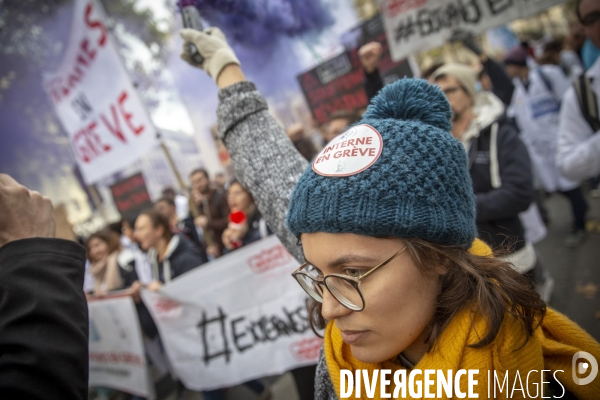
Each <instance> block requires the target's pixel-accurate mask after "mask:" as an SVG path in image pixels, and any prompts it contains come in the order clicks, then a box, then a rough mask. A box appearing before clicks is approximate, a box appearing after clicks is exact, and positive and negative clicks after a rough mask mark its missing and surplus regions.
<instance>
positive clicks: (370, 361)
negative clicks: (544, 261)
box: [181, 28, 600, 400]
mask: <svg viewBox="0 0 600 400" xmlns="http://www.w3.org/2000/svg"><path fill="white" fill-rule="evenodd" d="M181 35H182V37H183V38H184V40H185V41H186V42H188V43H192V44H194V45H195V46H196V48H197V49H198V51H199V52H200V53H201V54H202V56H203V57H204V62H203V64H202V65H201V67H202V68H203V69H204V70H205V71H206V72H207V73H208V74H209V75H210V76H211V77H212V78H213V79H215V81H216V83H217V85H218V86H219V87H220V88H221V92H220V94H219V97H220V105H219V109H218V117H219V122H218V126H219V130H220V135H221V137H222V139H223V142H224V143H225V145H226V146H227V147H228V149H229V152H230V155H231V159H232V164H233V165H234V168H235V171H236V175H237V176H238V178H240V180H241V181H242V183H243V184H244V186H245V187H247V188H248V189H249V190H250V192H251V193H252V195H253V196H254V199H255V201H256V202H257V205H258V208H259V210H260V211H261V213H263V215H265V217H266V219H267V223H268V224H269V226H271V227H273V228H274V231H275V232H276V233H277V234H278V236H279V237H280V238H281V240H282V242H283V243H284V244H285V245H286V246H287V247H288V248H289V249H290V250H291V251H292V254H294V255H295V256H296V257H297V258H298V259H299V260H303V261H304V263H303V265H302V266H301V267H300V268H299V269H298V270H296V271H295V272H294V274H293V275H294V277H295V278H296V279H297V280H298V283H300V285H301V286H302V287H303V289H304V290H305V291H306V292H307V294H308V295H309V296H310V297H311V298H312V299H313V303H312V307H311V318H310V321H311V322H312V323H313V325H314V326H315V327H317V328H325V337H324V348H323V352H322V357H321V359H320V361H319V366H318V368H317V376H316V380H317V382H316V396H315V397H316V398H317V399H337V398H339V397H341V389H342V388H341V386H340V380H341V378H340V377H341V372H342V371H343V370H350V371H351V374H354V371H355V370H358V369H362V370H363V371H364V372H365V373H367V374H369V373H370V374H371V375H372V376H373V384H374V385H373V386H374V387H379V386H380V385H379V382H378V378H377V375H375V374H374V371H376V370H377V371H379V370H381V369H390V370H392V371H396V370H404V371H406V370H413V369H415V370H419V371H422V370H423V369H434V370H439V369H441V370H442V371H444V372H446V371H448V370H454V371H456V370H457V368H458V369H465V370H466V369H485V370H496V369H497V370H498V371H502V372H506V370H509V371H512V375H511V377H514V376H515V374H516V373H517V372H518V373H519V374H520V376H526V375H527V373H528V372H530V371H533V370H537V371H541V370H551V371H552V372H553V373H554V377H555V379H556V380H555V386H556V387H557V390H558V391H557V394H559V395H560V393H561V391H560V390H561V387H562V388H563V389H564V390H563V394H564V392H565V391H566V390H568V391H571V392H573V393H574V394H575V395H576V396H577V397H579V398H580V399H590V400H591V399H594V398H595V397H596V394H597V393H600V381H599V380H596V381H595V382H591V383H589V384H587V385H579V384H577V383H576V382H575V381H574V380H573V378H572V375H571V373H572V372H573V373H575V365H574V364H573V365H572V364H571V361H572V359H573V357H574V356H576V354H578V351H579V350H581V351H586V352H588V353H590V354H591V355H593V356H594V357H596V358H597V359H598V358H600V344H598V343H597V342H596V341H595V340H594V339H593V338H592V337H591V336H590V335H589V334H587V333H586V332H585V331H583V330H582V329H581V328H579V327H578V326H577V325H575V324H574V323H573V322H571V321H570V320H569V319H568V318H566V317H565V316H563V315H562V314H560V313H558V312H556V311H554V310H552V309H550V308H547V307H546V305H545V304H544V302H543V301H542V300H541V299H540V298H539V295H538V294H537V293H536V292H535V291H534V290H533V289H532V288H531V287H530V286H529V283H528V282H527V280H526V279H525V278H524V277H523V276H521V275H520V274H519V273H518V272H516V271H515V270H514V269H513V268H512V267H511V265H510V264H509V263H507V262H505V261H502V260H501V259H498V258H495V257H494V256H493V253H492V251H491V250H490V248H489V247H488V246H487V245H486V244H485V243H484V242H483V241H481V240H480V239H477V238H476V232H477V230H476V224H475V199H474V195H473V188H472V185H471V179H470V177H469V172H468V168H467V165H468V163H467V161H468V160H467V155H466V152H465V151H464V148H463V146H462V145H461V143H460V142H459V141H458V140H456V139H455V138H453V137H452V135H451V129H452V126H451V123H450V118H451V111H450V107H449V105H448V102H447V100H446V98H445V96H444V94H443V92H442V91H441V90H440V89H439V88H436V87H434V86H432V85H430V84H429V83H427V82H426V81H424V80H418V79H404V80H400V81H398V82H396V83H394V84H390V85H388V86H386V87H384V88H383V90H382V91H381V92H380V93H379V94H378V95H377V96H376V97H375V98H374V99H373V100H372V102H371V104H370V105H369V108H368V109H367V111H366V113H365V114H364V116H363V119H362V121H361V122H360V123H359V124H357V125H354V126H352V127H350V128H349V129H348V130H347V131H346V132H345V133H343V134H342V135H340V136H338V138H336V139H334V141H332V142H331V143H330V144H329V145H328V146H326V148H325V149H323V150H322V152H321V153H320V154H319V155H318V156H317V157H316V158H315V160H314V161H313V163H312V165H311V166H310V167H308V168H306V167H307V163H306V162H305V161H303V159H302V157H301V156H300V155H299V154H297V153H295V149H294V148H293V145H292V144H291V142H290V141H289V140H287V138H286V137H285V132H283V130H282V129H281V128H280V127H279V126H278V125H277V123H276V122H275V121H274V119H273V118H272V117H271V116H270V115H269V114H268V110H267V105H266V102H265V101H264V98H263V97H262V96H261V95H260V94H259V93H258V92H257V90H256V88H255V87H254V85H253V84H252V83H250V82H247V81H246V79H245V76H244V74H243V72H242V70H241V68H240V67H239V61H238V60H237V57H236V56H235V54H234V52H233V51H232V49H231V48H230V47H229V45H228V44H227V41H226V39H225V37H224V35H223V34H222V32H221V31H220V30H218V29H217V28H210V29H209V30H207V31H204V32H198V31H194V30H183V31H182V32H181ZM182 56H183V58H184V59H185V60H187V61H188V62H190V63H192V65H193V62H192V61H191V58H190V56H189V55H188V54H187V53H184V54H183V55H182ZM288 157H289V158H288ZM302 170H304V172H302ZM286 214H287V217H286ZM284 219H287V221H286V222H287V224H286V223H285V222H284ZM298 239H300V240H301V243H302V247H301V248H300V247H299V246H294V245H293V244H295V243H297V241H298ZM294 247H296V248H295V249H294ZM411 376H412V375H411ZM478 379H481V381H482V382H486V377H485V375H484V376H483V378H482V375H479V376H478ZM540 379H541V381H544V382H547V381H548V380H550V379H551V376H549V375H543V376H540V375H538V377H537V378H536V379H535V382H533V380H531V379H530V380H529V382H528V384H527V385H528V386H527V387H528V389H529V390H530V391H531V390H536V388H537V386H536V387H534V386H532V384H533V383H535V384H536V385H540V384H541V383H540ZM414 380H415V381H419V383H420V384H421V387H423V386H424V385H423V375H416V376H414ZM388 382H389V381H388ZM425 383H426V382H425ZM394 385H395V384H394ZM458 385H459V389H460V391H461V392H466V390H467V388H466V386H467V383H466V382H465V380H463V381H462V382H460V383H459V384H458ZM541 385H543V384H541ZM565 388H566V389H565ZM389 389H390V390H388V393H389V392H391V390H393V389H394V387H393V386H392V387H390V388H389ZM472 390H475V391H476V392H477V394H478V395H479V397H480V398H484V397H486V394H487V386H485V385H479V386H477V387H476V388H472ZM546 393H547V392H546ZM382 397H384V396H382ZM419 397H420V396H419ZM449 397H454V396H453V395H451V396H449ZM362 398H367V397H366V394H365V396H363V397H362ZM371 398H372V396H371Z"/></svg>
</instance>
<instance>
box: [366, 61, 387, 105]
mask: <svg viewBox="0 0 600 400" xmlns="http://www.w3.org/2000/svg"><path fill="white" fill-rule="evenodd" d="M363 72H364V73H365V82H364V86H365V92H366V94H367V98H368V99H369V102H370V101H371V99H372V98H373V97H375V96H376V95H377V93H379V91H380V90H381V89H383V80H382V79H381V75H379V68H377V69H375V71H373V72H367V71H365V70H364V69H363Z"/></svg>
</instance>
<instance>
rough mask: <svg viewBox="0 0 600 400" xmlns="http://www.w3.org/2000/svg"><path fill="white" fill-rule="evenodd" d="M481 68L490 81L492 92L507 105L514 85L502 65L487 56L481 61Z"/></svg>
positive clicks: (510, 99)
mask: <svg viewBox="0 0 600 400" xmlns="http://www.w3.org/2000/svg"><path fill="white" fill-rule="evenodd" d="M483 69H484V70H485V73H486V74H488V76H489V77H490V81H491V82H492V92H493V93H494V94H495V95H496V96H498V98H499V99H500V100H502V102H503V103H504V105H506V106H508V105H509V104H510V102H511V101H512V95H513V92H514V90H515V85H513V83H512V80H511V79H510V77H509V76H508V75H507V74H506V70H505V69H504V65H502V64H500V63H499V62H497V61H495V60H493V59H491V58H488V59H487V60H485V62H484V63H483Z"/></svg>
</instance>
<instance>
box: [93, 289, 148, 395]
mask: <svg viewBox="0 0 600 400" xmlns="http://www.w3.org/2000/svg"><path fill="white" fill-rule="evenodd" d="M88 310H89V317H90V336H89V357H90V375H89V382H88V383H89V385H90V386H105V387H109V388H113V389H119V390H123V391H125V392H127V393H130V394H134V395H137V396H142V397H145V398H146V399H154V398H155V393H154V385H153V383H152V380H151V379H150V373H149V371H148V364H147V363H146V355H145V352H144V345H143V343H142V331H141V328H140V324H139V320H138V316H137V312H136V309H135V305H134V303H133V300H132V299H131V297H129V296H122V297H114V298H104V299H99V300H93V301H90V302H88Z"/></svg>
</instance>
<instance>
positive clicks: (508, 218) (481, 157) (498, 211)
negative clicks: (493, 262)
mask: <svg viewBox="0 0 600 400" xmlns="http://www.w3.org/2000/svg"><path fill="white" fill-rule="evenodd" d="M495 124H497V128H498V131H497V138H496V141H495V143H496V149H497V157H494V154H493V151H492V152H490V144H491V142H492V127H493V126H494V125H495ZM494 159H496V160H497V165H498V172H499V177H500V182H501V185H500V187H497V188H494V187H493V186H492V174H493V170H492V169H491V164H492V163H493V162H494ZM469 171H470V174H471V179H472V181H473V190H474V192H475V197H476V204H477V230H478V232H479V237H480V238H481V239H483V240H484V241H485V242H486V243H488V244H490V245H491V246H492V248H493V249H497V248H500V247H506V246H507V245H510V246H514V247H513V248H512V250H513V251H516V250H519V249H521V248H522V247H524V246H525V237H524V231H523V226H522V225H521V220H520V219H519V213H521V212H523V211H525V210H527V208H528V207H529V205H530V204H531V202H532V201H533V178H532V173H531V162H530V160H529V154H528V153H527V149H526V148H525V145H524V144H523V142H521V139H519V136H518V132H517V130H516V129H515V127H514V126H513V125H512V124H510V123H509V122H508V120H507V119H506V117H504V116H503V117H501V118H500V119H498V120H497V121H496V122H494V123H493V124H492V125H489V126H488V127H486V128H484V129H483V130H482V131H481V132H480V133H479V136H478V137H475V138H473V139H472V140H471V142H470V147H469Z"/></svg>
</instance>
